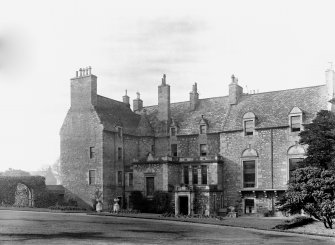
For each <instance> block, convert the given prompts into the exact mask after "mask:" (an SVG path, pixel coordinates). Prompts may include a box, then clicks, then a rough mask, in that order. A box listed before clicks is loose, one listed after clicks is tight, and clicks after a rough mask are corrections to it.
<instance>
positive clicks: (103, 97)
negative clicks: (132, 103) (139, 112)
mask: <svg viewBox="0 0 335 245" xmlns="http://www.w3.org/2000/svg"><path fill="white" fill-rule="evenodd" d="M97 96H99V97H101V98H102V99H107V100H111V101H113V102H117V103H120V104H124V103H123V102H122V101H118V100H114V99H111V98H108V97H105V96H102V95H100V94H97Z"/></svg>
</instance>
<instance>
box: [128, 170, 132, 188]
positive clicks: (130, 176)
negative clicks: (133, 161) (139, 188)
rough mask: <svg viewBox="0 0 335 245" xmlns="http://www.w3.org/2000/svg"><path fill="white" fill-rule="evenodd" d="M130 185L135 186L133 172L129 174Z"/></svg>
mask: <svg viewBox="0 0 335 245" xmlns="http://www.w3.org/2000/svg"><path fill="white" fill-rule="evenodd" d="M128 185H129V186H133V173H129V174H128Z"/></svg>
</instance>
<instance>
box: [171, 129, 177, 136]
mask: <svg viewBox="0 0 335 245" xmlns="http://www.w3.org/2000/svg"><path fill="white" fill-rule="evenodd" d="M175 135H176V128H171V136H175Z"/></svg>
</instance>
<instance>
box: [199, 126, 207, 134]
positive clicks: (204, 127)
mask: <svg viewBox="0 0 335 245" xmlns="http://www.w3.org/2000/svg"><path fill="white" fill-rule="evenodd" d="M205 133H206V125H200V134H205Z"/></svg>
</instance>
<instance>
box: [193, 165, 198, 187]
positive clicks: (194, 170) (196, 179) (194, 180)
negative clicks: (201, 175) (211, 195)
mask: <svg viewBox="0 0 335 245" xmlns="http://www.w3.org/2000/svg"><path fill="white" fill-rule="evenodd" d="M192 179H193V184H194V185H197V184H198V166H193V167H192Z"/></svg>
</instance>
